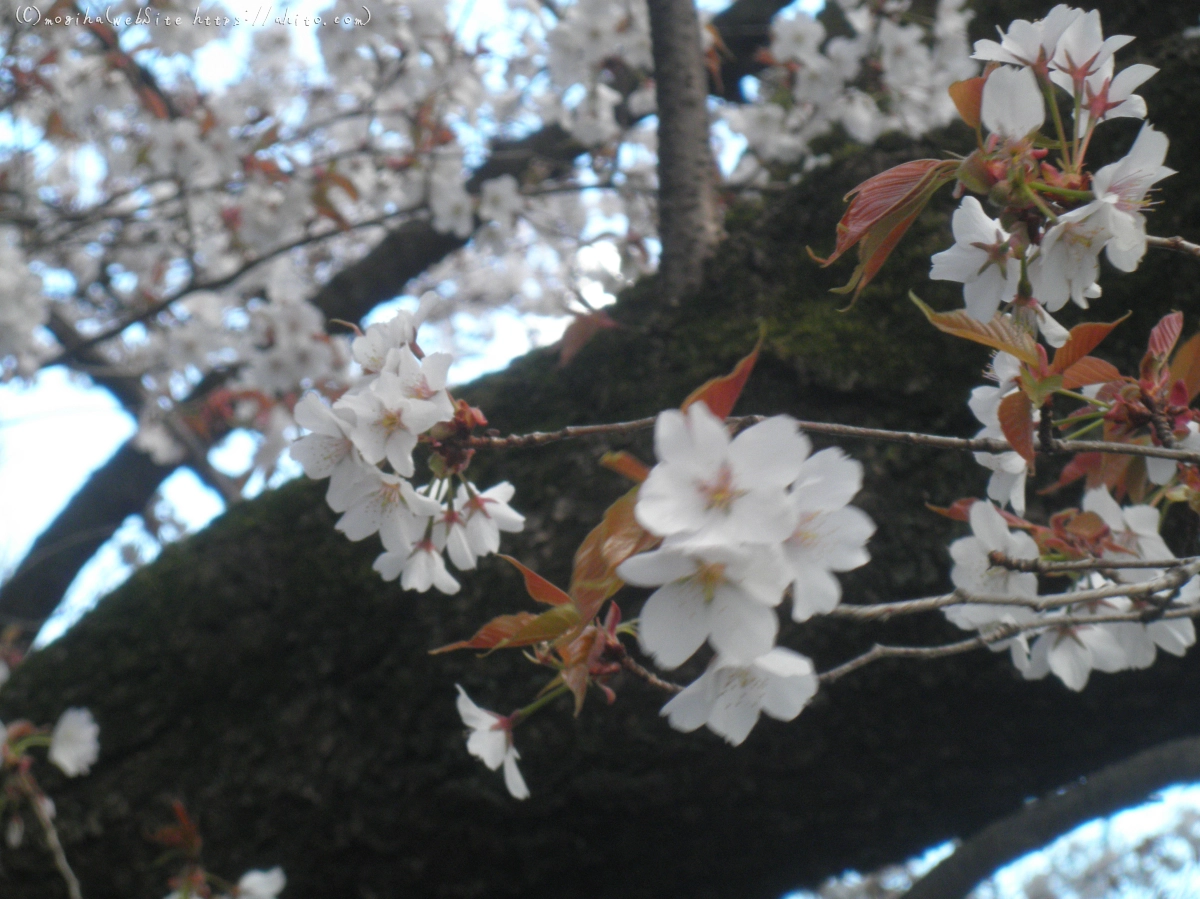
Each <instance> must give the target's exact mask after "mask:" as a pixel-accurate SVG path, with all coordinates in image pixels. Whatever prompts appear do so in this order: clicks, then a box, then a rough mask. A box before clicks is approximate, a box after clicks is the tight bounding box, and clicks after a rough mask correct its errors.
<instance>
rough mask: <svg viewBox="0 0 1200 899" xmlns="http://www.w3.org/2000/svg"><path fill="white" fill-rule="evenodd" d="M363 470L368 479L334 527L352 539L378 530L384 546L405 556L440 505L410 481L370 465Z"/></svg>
mask: <svg viewBox="0 0 1200 899" xmlns="http://www.w3.org/2000/svg"><path fill="white" fill-rule="evenodd" d="M364 473H365V475H366V476H368V477H369V479H370V480H369V481H366V483H365V484H364V485H363V486H361V487H360V488H358V491H357V494H358V495H357V496H355V498H354V499H353V500H352V501H351V502H350V504H349V505H348V507H347V509H346V512H345V514H344V515H342V517H341V518H340V519H338V522H337V524H336V525H335V527H336V528H337V529H338V530H339V531H341V532H342V533H344V534H345V535H346V536H347V537H348V538H349V539H351V540H363V539H365V538H367V537H370V536H371V535H372V534H374V533H376V532H378V533H379V537H380V539H381V540H382V541H383V545H384V546H385V547H387V548H388V549H389V550H391V551H393V552H404V553H405V555H407V552H408V551H409V550H410V549H411V548H412V546H413V544H415V543H416V542H417V540H419V539H420V538H421V537H422V535H424V533H425V527H426V524H427V522H428V521H429V519H430V518H431V517H432V516H434V515H437V514H438V513H439V512H440V511H441V508H442V507H441V504H440V503H438V502H437V501H436V500H433V499H430V498H429V497H427V496H422V495H421V494H419V493H417V491H416V490H414V489H413V486H412V484H410V483H409V482H408V481H406V480H405V479H404V478H401V477H399V476H397V475H394V474H387V473H386V472H382V471H380V470H379V469H377V468H373V467H371V466H367V467H366V468H365V469H364Z"/></svg>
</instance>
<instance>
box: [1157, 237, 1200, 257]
mask: <svg viewBox="0 0 1200 899" xmlns="http://www.w3.org/2000/svg"><path fill="white" fill-rule="evenodd" d="M1146 245H1147V246H1151V247H1159V248H1160V249H1163V250H1174V251H1175V252H1176V253H1187V254H1188V255H1189V256H1195V257H1197V258H1200V244H1195V243H1192V242H1191V241H1188V240H1184V239H1183V238H1182V237H1152V236H1148V237H1147V238H1146Z"/></svg>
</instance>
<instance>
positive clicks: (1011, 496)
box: [967, 352, 1037, 515]
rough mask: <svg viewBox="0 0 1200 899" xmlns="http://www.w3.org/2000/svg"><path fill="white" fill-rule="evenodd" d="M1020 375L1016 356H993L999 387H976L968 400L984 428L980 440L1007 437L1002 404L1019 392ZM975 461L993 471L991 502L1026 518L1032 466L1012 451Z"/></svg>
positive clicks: (984, 455)
mask: <svg viewBox="0 0 1200 899" xmlns="http://www.w3.org/2000/svg"><path fill="white" fill-rule="evenodd" d="M1020 374H1021V363H1020V360H1018V359H1017V358H1016V357H1015V356H1012V355H1010V354H1008V353H1005V352H999V353H996V355H995V356H993V357H992V362H991V365H990V366H989V369H988V375H989V377H991V378H993V379H994V380H995V381H996V386H995V387H989V386H986V385H985V386H983V387H976V388H975V389H974V390H972V391H971V398H970V399H969V400H968V401H967V405H968V407H970V409H971V412H972V414H973V415H974V416H975V418H977V419H978V420H979V423H980V424H982V425H983V429H982V430H981V431H980V432H979V433H978V434H976V435H975V436H976V437H1001V438H1002V437H1003V436H1004V432H1003V430H1002V429H1001V427H1000V401H1001V400H1002V399H1004V397H1006V396H1007V395H1008V394H1010V393H1011V392H1012V391H1013V390H1015V389H1016V382H1017V378H1018V377H1019V376H1020ZM1035 414H1037V413H1035ZM975 461H976V462H978V463H979V464H980V465H982V466H983V467H984V468H988V469H991V471H992V476H991V477H990V478H989V479H988V488H987V494H988V499H991V500H994V501H995V502H998V503H1000V505H1001V506H1002V507H1003V506H1004V505H1010V506H1012V510H1013V511H1014V512H1016V513H1017V514H1018V515H1024V514H1025V479H1026V476H1027V474H1028V463H1026V461H1025V459H1024V458H1022V456H1021V454H1020V453H1017V452H1013V451H1011V450H1010V451H1009V452H1004V453H975Z"/></svg>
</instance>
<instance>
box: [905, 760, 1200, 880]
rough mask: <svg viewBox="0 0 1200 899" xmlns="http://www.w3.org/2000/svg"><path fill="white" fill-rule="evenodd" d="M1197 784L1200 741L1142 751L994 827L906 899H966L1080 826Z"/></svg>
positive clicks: (961, 849)
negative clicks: (983, 884) (1159, 792)
mask: <svg viewBox="0 0 1200 899" xmlns="http://www.w3.org/2000/svg"><path fill="white" fill-rule="evenodd" d="M1195 780H1200V737H1187V738H1184V739H1181V740H1171V741H1170V742H1168V743H1163V744H1161V745H1159V746H1155V747H1154V748H1152V749H1147V750H1146V751H1145V752H1139V753H1138V754H1137V755H1134V756H1131V757H1130V758H1127V759H1125V760H1124V761H1120V762H1117V763H1115V764H1113V765H1109V766H1108V767H1107V768H1103V769H1101V770H1100V772H1099V773H1097V774H1094V775H1091V776H1090V777H1087V778H1084V779H1082V780H1080V781H1079V782H1078V783H1076V784H1073V785H1072V786H1070V787H1067V788H1066V789H1065V790H1061V791H1058V792H1054V793H1051V794H1050V795H1048V796H1044V797H1043V798H1042V799H1040V800H1038V801H1037V802H1035V803H1033V804H1031V805H1027V806H1025V807H1024V808H1022V809H1021V810H1020V811H1018V812H1016V813H1015V814H1012V815H1009V816H1008V817H1007V818H1001V819H1000V820H999V821H997V822H995V823H994V824H990V825H988V826H987V827H985V828H984V829H983V830H981V831H979V833H977V834H975V835H974V836H973V837H971V838H970V839H968V840H967V841H966V842H965V843H963V844H962V845H961V846H959V847H958V849H956V850H955V851H954V854H953V855H951V856H950V857H949V858H946V859H945V860H944V861H942V862H941V864H939V865H937V866H936V867H934V868H933V870H931V871H930V872H929V873H928V874H926V875H925V876H924V877H922V878H921V879H920V880H919V881H917V883H916V884H915V885H914V886H913V887H912V889H910V890H909V891H908V892H907V893H905V894H904V899H962V897H963V896H966V895H967V894H968V893H969V892H971V890H972V889H974V888H975V886H976V885H977V884H978V883H979V882H980V881H981V880H983V879H984V878H985V877H988V876H989V875H991V874H992V873H994V872H995V871H996V870H998V869H999V868H1001V867H1003V866H1004V865H1006V864H1008V863H1009V862H1011V861H1014V860H1015V859H1018V858H1020V857H1021V856H1022V855H1025V854H1026V853H1027V852H1032V851H1034V850H1035V849H1040V848H1042V847H1043V846H1046V845H1048V844H1049V843H1050V842H1052V841H1053V840H1055V839H1057V838H1058V837H1060V836H1062V835H1063V834H1065V833H1067V832H1068V831H1071V830H1074V829H1075V828H1076V827H1078V826H1079V825H1081V824H1084V823H1086V822H1088V821H1091V820H1093V819H1095V818H1103V817H1105V816H1107V815H1112V814H1115V813H1116V812H1119V811H1121V810H1122V809H1125V808H1128V807H1129V806H1131V805H1137V804H1138V803H1140V802H1145V801H1146V799H1147V798H1148V797H1149V796H1150V795H1151V794H1152V793H1154V792H1156V791H1157V790H1161V789H1164V788H1165V787H1169V786H1171V785H1173V784H1177V783H1186V782H1189V781H1195Z"/></svg>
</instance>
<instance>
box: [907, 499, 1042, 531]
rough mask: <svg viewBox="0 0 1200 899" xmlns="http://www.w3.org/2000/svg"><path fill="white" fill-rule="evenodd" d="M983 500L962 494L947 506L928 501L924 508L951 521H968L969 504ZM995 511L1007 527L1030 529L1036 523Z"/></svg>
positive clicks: (1002, 511) (998, 510) (969, 516)
mask: <svg viewBox="0 0 1200 899" xmlns="http://www.w3.org/2000/svg"><path fill="white" fill-rule="evenodd" d="M980 502H984V500H980V499H976V498H975V497H973V496H964V497H963V498H962V499H956V500H955V501H954V502H952V503H951V504H950V505H948V506H945V507H943V506H935V505H932V504H930V503H926V504H925V508H926V509H928V510H929V511H930V512H936V513H937V514H938V515H941V516H943V517H944V518H949V519H950V520H951V521H961V522H964V523H965V522H968V521H970V520H971V506H973V505H975V504H976V503H980ZM996 511H997V512H999V513H1000V515H1001V516H1002V517H1003V518H1004V520H1005V521H1006V522H1008V526H1009V527H1013V528H1021V529H1023V530H1026V531H1028V530H1032V529H1033V528H1034V527H1036V525H1032V524H1030V523H1029V522H1028V521H1026V520H1025V519H1024V518H1020V517H1018V516H1016V515H1014V514H1013V513H1012V512H1006V511H1005V510H1004V509H997V510H996Z"/></svg>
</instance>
